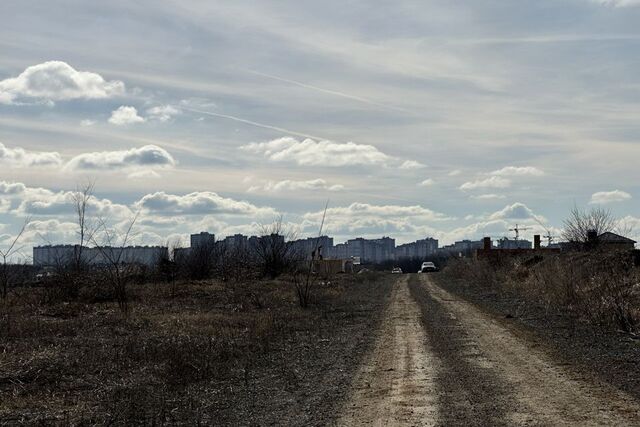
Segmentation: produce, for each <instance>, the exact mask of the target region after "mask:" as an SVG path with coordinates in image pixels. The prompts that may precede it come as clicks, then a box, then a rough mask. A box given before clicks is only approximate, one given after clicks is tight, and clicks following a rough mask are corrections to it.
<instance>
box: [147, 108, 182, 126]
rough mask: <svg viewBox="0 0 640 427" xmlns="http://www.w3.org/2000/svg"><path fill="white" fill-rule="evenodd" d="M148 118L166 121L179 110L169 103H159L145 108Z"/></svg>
mask: <svg viewBox="0 0 640 427" xmlns="http://www.w3.org/2000/svg"><path fill="white" fill-rule="evenodd" d="M147 114H148V115H149V118H150V119H152V120H158V121H160V122H167V121H169V120H171V118H172V117H173V116H176V115H178V114H181V111H180V110H178V109H177V108H175V107H173V106H171V105H161V106H157V107H153V108H149V109H148V110H147Z"/></svg>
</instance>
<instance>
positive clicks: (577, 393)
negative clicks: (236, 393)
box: [336, 274, 640, 426]
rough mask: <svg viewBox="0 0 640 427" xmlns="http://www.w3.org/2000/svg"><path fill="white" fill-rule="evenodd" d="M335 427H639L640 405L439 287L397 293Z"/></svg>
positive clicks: (408, 281)
mask: <svg viewBox="0 0 640 427" xmlns="http://www.w3.org/2000/svg"><path fill="white" fill-rule="evenodd" d="M336 423H337V424H338V425H394V426H397V425H407V426H417V425H425V426H429V425H553V426H563V425H579V426H585V425H616V426H618V425H640V404H639V402H637V401H636V400H634V399H633V398H632V397H631V396H629V395H627V394H625V393H623V392H621V391H618V390H617V389H614V388H613V387H611V386H609V385H606V384H603V383H598V382H597V381H595V380H594V379H592V378H591V377H590V376H589V375H580V374H578V373H577V371H574V370H572V369H571V367H569V366H566V364H562V363H560V362H557V361H555V360H553V359H552V358H551V357H550V356H549V355H548V354H547V353H545V352H544V351H543V350H541V349H539V348H536V346H534V345H532V344H531V343H529V342H528V341H527V340H526V338H524V337H522V336H520V334H518V335H516V334H514V333H513V332H512V331H511V330H510V329H509V328H507V327H506V326H505V325H504V324H503V323H502V322H501V321H500V320H499V319H497V318H496V317H493V316H491V315H488V314H486V313H484V312H482V311H481V310H479V309H478V308H477V307H476V306H474V305H472V304H470V303H468V302H466V301H465V300H463V299H460V298H459V297H457V296H454V295H453V294H451V293H449V292H447V291H445V290H444V289H442V288H441V287H439V286H437V285H436V284H435V283H434V281H433V280H432V278H431V277H430V275H427V274H422V275H412V276H404V277H402V278H400V279H399V280H398V281H397V282H396V283H395V284H394V288H393V291H392V295H391V300H390V303H389V305H388V306H387V307H386V309H385V313H384V318H383V320H382V323H381V325H380V328H379V330H378V331H377V332H376V340H375V344H374V345H373V347H372V350H371V352H370V354H368V355H367V356H366V357H365V358H364V362H363V363H362V365H361V367H360V368H359V370H358V373H357V374H356V376H355V378H354V380H353V383H352V385H351V388H350V392H349V396H348V399H347V401H346V402H345V404H344V405H343V407H342V409H341V411H340V414H339V416H338V419H337V422H336Z"/></svg>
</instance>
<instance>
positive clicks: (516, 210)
mask: <svg viewBox="0 0 640 427" xmlns="http://www.w3.org/2000/svg"><path fill="white" fill-rule="evenodd" d="M489 219H490V220H496V219H542V217H540V216H537V215H535V214H534V213H533V211H532V210H531V209H530V208H529V207H528V206H527V205H525V204H524V203H520V202H516V203H514V204H512V205H507V206H505V207H504V209H501V210H499V211H497V212H494V213H493V214H491V215H490V216H489Z"/></svg>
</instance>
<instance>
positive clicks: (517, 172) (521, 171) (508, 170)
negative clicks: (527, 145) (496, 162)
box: [490, 166, 544, 176]
mask: <svg viewBox="0 0 640 427" xmlns="http://www.w3.org/2000/svg"><path fill="white" fill-rule="evenodd" d="M490 175H493V176H542V175H544V172H543V171H542V170H540V169H538V168H536V167H533V166H506V167H504V168H502V169H499V170H495V171H493V172H491V173H490Z"/></svg>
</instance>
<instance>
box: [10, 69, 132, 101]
mask: <svg viewBox="0 0 640 427" xmlns="http://www.w3.org/2000/svg"><path fill="white" fill-rule="evenodd" d="M124 90H125V87H124V83H122V82H121V81H117V80H114V81H106V80H105V79H104V78H103V77H102V76H100V75H99V74H96V73H91V72H88V71H77V70H75V69H74V68H73V67H71V66H70V65H69V64H67V63H65V62H62V61H48V62H44V63H42V64H38V65H33V66H30V67H28V68H27V69H26V70H24V71H23V72H22V73H21V74H20V75H19V76H18V77H13V78H8V79H5V80H2V81H0V103H5V104H12V103H15V102H21V101H22V100H29V99H39V100H43V101H49V102H53V101H62V100H71V99H99V98H110V97H113V96H116V95H120V94H123V93H124Z"/></svg>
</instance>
